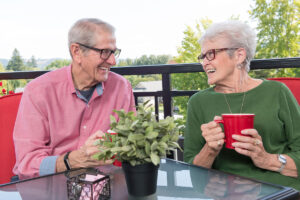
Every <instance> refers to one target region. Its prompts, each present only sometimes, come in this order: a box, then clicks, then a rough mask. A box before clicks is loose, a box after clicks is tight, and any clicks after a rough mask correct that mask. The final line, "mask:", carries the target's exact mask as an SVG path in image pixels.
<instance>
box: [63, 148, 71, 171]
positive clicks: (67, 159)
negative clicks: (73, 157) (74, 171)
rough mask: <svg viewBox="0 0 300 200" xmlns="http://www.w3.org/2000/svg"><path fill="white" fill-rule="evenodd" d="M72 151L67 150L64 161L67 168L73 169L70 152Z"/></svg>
mask: <svg viewBox="0 0 300 200" xmlns="http://www.w3.org/2000/svg"><path fill="white" fill-rule="evenodd" d="M70 153H71V151H69V152H67V153H66V155H65V156H64V163H65V166H66V168H67V170H70V169H71V166H70V163H69V154H70Z"/></svg>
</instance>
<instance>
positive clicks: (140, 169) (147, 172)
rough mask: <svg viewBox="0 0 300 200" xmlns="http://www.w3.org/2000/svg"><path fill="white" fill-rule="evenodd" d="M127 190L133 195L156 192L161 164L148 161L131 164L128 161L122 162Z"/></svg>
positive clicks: (146, 194)
mask: <svg viewBox="0 0 300 200" xmlns="http://www.w3.org/2000/svg"><path fill="white" fill-rule="evenodd" d="M122 168H123V170H124V174H125V179H126V184H127V190H128V193H129V194H130V195H132V196H148V195H151V194H154V193H155V192H156V186H157V172H158V168H159V165H157V166H155V165H154V164H153V163H146V164H142V165H136V166H131V165H130V164H129V163H127V162H123V163H122Z"/></svg>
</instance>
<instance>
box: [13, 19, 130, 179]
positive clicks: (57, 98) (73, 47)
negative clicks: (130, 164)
mask: <svg viewBox="0 0 300 200" xmlns="http://www.w3.org/2000/svg"><path fill="white" fill-rule="evenodd" d="M69 51H70V54H71V57H72V63H71V65H70V66H66V67H63V68H61V69H58V70H55V71H52V72H49V73H46V74H45V75H43V76H40V77H38V78H36V79H34V80H33V81H31V82H30V83H29V84H28V85H27V87H26V89H25V91H24V93H23V96H22V100H21V103H20V107H19V111H18V115H17V119H16V124H15V129H14V135H13V138H14V142H15V150H16V165H15V167H14V169H13V172H14V173H15V174H17V175H19V177H20V178H21V179H24V178H31V177H35V176H39V175H45V174H50V173H55V172H60V171H64V170H68V169H71V168H78V167H96V166H99V165H104V164H111V161H106V162H104V161H98V160H94V159H93V158H92V157H91V156H92V155H93V154H95V153H96V152H98V151H99V148H98V147H96V146H94V141H95V140H96V139H98V138H100V137H101V136H102V135H103V132H106V131H107V130H108V129H109V125H110V115H112V114H113V115H114V113H113V110H114V109H117V110H119V109H124V110H126V111H131V110H135V104H134V98H133V93H132V88H131V85H130V83H129V82H128V81H127V80H126V79H125V78H123V77H122V76H120V75H118V74H115V73H113V72H110V68H111V66H113V65H115V64H116V58H117V57H118V56H119V54H120V51H121V50H120V49H118V48H117V47H116V38H115V35H114V28H113V27H112V26H111V25H109V24H108V23H106V22H103V21H101V20H98V19H81V20H79V21H77V22H76V23H75V24H74V25H73V27H72V28H71V29H70V31H69Z"/></svg>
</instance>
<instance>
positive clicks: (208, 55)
mask: <svg viewBox="0 0 300 200" xmlns="http://www.w3.org/2000/svg"><path fill="white" fill-rule="evenodd" d="M236 49H238V48H221V49H210V50H208V51H207V52H206V53H204V54H200V55H199V56H198V61H199V62H200V63H203V61H204V58H206V59H207V60H209V61H212V60H213V59H215V57H216V53H218V52H221V51H226V50H236Z"/></svg>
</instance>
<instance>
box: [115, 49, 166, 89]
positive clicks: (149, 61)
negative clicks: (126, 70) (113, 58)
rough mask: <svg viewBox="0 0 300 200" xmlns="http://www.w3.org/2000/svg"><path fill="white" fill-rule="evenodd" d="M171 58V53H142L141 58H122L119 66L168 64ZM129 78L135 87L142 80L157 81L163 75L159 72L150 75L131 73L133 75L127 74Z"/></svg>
mask: <svg viewBox="0 0 300 200" xmlns="http://www.w3.org/2000/svg"><path fill="white" fill-rule="evenodd" d="M170 59H171V56H169V55H158V56H155V55H150V56H147V55H142V56H141V57H139V58H136V59H130V58H127V59H124V60H122V59H121V60H120V61H119V63H118V65H117V66H118V67H120V66H140V65H158V64H167V63H168V61H169V60H170ZM125 78H127V79H128V80H129V81H130V83H131V85H132V87H133V88H134V87H135V86H136V85H137V84H139V82H141V81H157V80H161V76H160V75H158V74H150V75H131V76H125Z"/></svg>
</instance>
